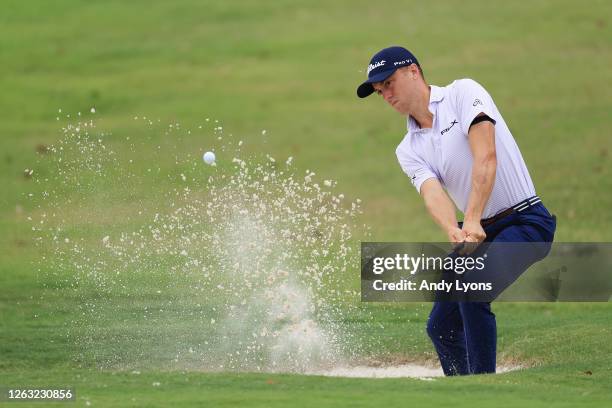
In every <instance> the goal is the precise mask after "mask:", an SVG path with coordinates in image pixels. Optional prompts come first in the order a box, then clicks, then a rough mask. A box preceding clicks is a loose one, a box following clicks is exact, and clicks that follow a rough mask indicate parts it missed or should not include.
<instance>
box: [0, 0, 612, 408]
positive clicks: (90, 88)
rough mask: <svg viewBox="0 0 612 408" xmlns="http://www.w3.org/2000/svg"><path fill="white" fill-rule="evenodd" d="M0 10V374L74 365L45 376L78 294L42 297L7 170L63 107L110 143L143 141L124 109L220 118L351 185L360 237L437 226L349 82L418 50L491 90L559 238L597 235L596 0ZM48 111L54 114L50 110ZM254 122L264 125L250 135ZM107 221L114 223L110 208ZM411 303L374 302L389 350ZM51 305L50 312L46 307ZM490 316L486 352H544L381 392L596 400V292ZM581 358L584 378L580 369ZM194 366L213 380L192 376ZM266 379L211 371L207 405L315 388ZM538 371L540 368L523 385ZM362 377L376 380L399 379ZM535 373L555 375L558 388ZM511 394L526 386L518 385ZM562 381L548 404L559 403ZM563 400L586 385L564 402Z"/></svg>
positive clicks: (602, 35)
mask: <svg viewBox="0 0 612 408" xmlns="http://www.w3.org/2000/svg"><path fill="white" fill-rule="evenodd" d="M2 9H3V11H2V13H1V14H0V27H2V36H0V89H2V97H0V119H1V120H0V152H1V153H0V154H1V157H0V180H1V182H2V186H3V188H4V191H3V194H2V196H1V197H0V245H1V246H2V248H3V251H1V252H0V287H1V288H2V289H1V292H0V311H1V313H0V327H1V330H0V339H1V342H0V347H1V348H0V370H1V371H0V379H2V382H3V383H6V384H9V383H11V384H19V382H17V383H15V381H21V383H23V381H26V382H27V381H35V380H36V379H37V378H38V379H40V378H41V377H40V370H44V371H45V372H47V373H53V372H55V373H57V375H58V376H59V377H58V378H71V379H72V380H74V378H75V377H74V375H75V374H74V372H72V371H68V373H69V374H65V373H64V372H63V371H61V370H64V369H67V370H70V369H74V366H73V363H72V362H71V360H70V356H71V354H72V353H71V350H70V347H71V345H70V344H69V342H68V341H67V340H66V338H65V337H63V336H62V333H61V330H60V329H59V327H61V325H62V324H64V323H65V322H66V321H68V320H69V319H70V316H71V315H72V314H74V313H75V310H74V306H75V302H76V301H77V300H75V299H71V298H69V296H68V295H67V294H66V293H64V292H62V291H58V292H56V293H55V294H54V295H51V296H49V295H47V297H45V298H44V300H41V299H42V298H41V294H42V293H43V287H44V285H46V284H47V283H48V282H41V281H40V280H39V279H38V277H37V276H36V273H35V269H34V267H33V266H32V264H31V262H32V261H33V260H35V259H36V258H37V256H38V253H37V251H36V249H35V247H34V245H33V244H32V242H31V240H30V238H31V236H30V233H29V228H30V225H29V224H28V223H27V222H26V217H27V215H28V213H29V211H30V210H32V209H31V208H29V206H28V205H29V204H28V201H27V198H26V195H27V193H29V192H31V191H32V190H33V189H35V187H34V186H33V184H32V180H31V179H29V178H26V177H24V175H23V172H24V169H26V168H33V167H34V170H35V172H48V171H51V169H49V168H44V167H43V168H36V167H35V166H36V161H37V158H38V156H39V155H38V154H37V149H38V150H41V146H44V145H50V144H53V143H54V142H56V141H57V140H58V139H59V138H60V136H61V132H60V128H61V126H62V124H63V123H64V121H65V115H66V114H70V115H71V116H72V118H74V117H75V115H76V113H77V112H82V113H83V114H84V115H86V114H87V112H88V111H89V109H90V108H91V107H95V109H96V110H97V113H96V115H95V117H96V120H97V121H98V128H99V129H101V130H104V131H107V132H109V133H111V136H110V140H111V143H112V145H113V148H114V149H116V150H118V151H121V149H122V148H124V147H123V140H124V138H125V136H127V135H129V136H130V137H132V138H136V139H138V138H142V137H144V136H151V134H147V133H146V129H144V128H143V127H142V126H139V125H137V124H135V122H134V120H133V117H134V116H143V115H144V116H147V117H150V118H159V119H160V120H161V123H170V122H173V121H178V122H180V123H181V124H182V125H183V127H184V128H194V127H196V126H197V125H198V124H202V123H203V122H204V120H205V118H211V119H217V120H219V121H220V124H221V125H222V126H223V127H224V132H226V133H232V134H234V135H236V137H238V138H240V139H243V140H244V141H245V148H246V149H247V150H248V151H251V152H265V153H270V154H272V155H273V156H275V157H277V158H280V159H283V158H286V157H287V156H294V158H295V159H294V163H295V165H296V166H297V168H298V169H300V170H302V171H303V170H305V169H311V170H314V171H315V172H316V173H317V177H319V178H320V179H327V178H331V179H335V180H337V181H338V185H339V190H342V191H343V192H344V193H345V194H346V195H347V196H348V197H350V198H355V197H359V198H361V199H362V200H363V210H364V214H363V217H362V219H363V222H364V223H366V224H368V225H369V226H370V227H371V228H372V239H374V240H378V241H393V240H398V241H421V240H431V241H434V240H443V239H444V236H443V235H442V234H441V233H440V232H439V231H438V230H437V229H436V227H435V226H434V225H433V223H432V222H431V221H430V220H429V218H428V217H427V215H426V212H425V210H424V208H423V205H422V203H421V200H420V198H419V196H418V194H417V193H416V192H415V191H414V189H413V188H412V186H411V185H410V183H409V181H408V179H407V178H406V176H405V175H404V174H403V173H402V171H401V170H400V168H399V165H398V164H397V163H396V159H395V155H394V150H395V147H396V145H397V144H398V143H399V141H400V140H401V139H402V137H403V135H404V132H405V121H404V120H403V119H402V118H401V117H399V116H397V114H395V113H394V112H393V111H392V110H391V109H390V108H389V107H387V106H385V104H383V103H382V101H380V100H377V98H376V97H375V96H373V97H371V98H368V99H367V100H359V99H358V98H356V96H355V88H356V86H357V85H358V84H359V83H360V82H361V81H362V80H363V78H364V77H365V72H364V71H365V66H366V65H367V62H368V60H369V58H370V56H371V55H372V54H373V53H374V52H376V51H377V50H379V49H380V48H382V47H385V46H388V45H403V46H405V47H407V48H409V49H410V50H412V51H413V52H414V53H415V55H416V56H417V57H418V58H419V60H420V62H421V64H422V66H423V69H424V72H425V76H426V79H427V80H428V81H429V82H430V83H432V84H436V85H446V84H448V83H450V82H451V81H453V80H454V79H457V78H463V77H469V78H473V79H475V80H477V81H478V82H480V83H481V84H483V85H484V86H485V87H486V88H487V90H488V91H489V92H490V93H491V95H492V96H493V98H494V99H495V101H496V103H497V106H498V107H499V109H500V111H501V112H502V114H503V115H504V118H505V120H506V122H507V123H508V125H509V126H510V128H511V130H512V131H513V133H514V136H515V138H516V140H517V142H518V144H519V147H520V148H521V151H522V153H523V156H524V158H525V160H526V162H527V165H528V167H529V170H530V172H531V175H532V178H533V180H534V182H535V185H536V189H537V192H538V194H539V195H540V196H541V197H542V198H543V201H544V203H545V204H546V205H547V207H548V208H549V209H550V210H551V212H553V213H555V214H556V215H557V217H558V229H557V236H556V240H557V241H568V242H569V241H610V240H611V238H612V232H611V231H610V226H611V225H612V222H611V221H612V212H610V210H609V209H610V208H611V207H612V193H611V191H612V181H611V174H610V171H611V166H610V164H611V158H610V154H611V147H612V142H610V140H611V138H610V136H611V134H610V130H609V123H610V122H609V115H610V111H611V108H612V91H611V90H610V87H609V86H608V84H610V82H611V80H612V72H611V70H610V66H611V63H612V54H611V53H610V48H611V47H610V38H612V33H611V28H610V21H609V18H610V15H612V13H611V12H612V5H611V3H610V2H608V1H603V0H601V1H597V0H593V1H587V2H582V3H576V2H573V1H563V0H560V1H545V0H534V1H530V2H528V3H526V2H522V1H515V2H503V1H491V2H481V1H473V0H472V1H463V2H454V1H450V0H447V1H437V2H431V3H427V4H424V3H420V2H405V1H404V2H400V1H389V2H385V3H384V4H380V3H373V2H366V1H334V2H329V1H274V2H272V1H250V0H241V1H231V2H221V1H177V2H160V1H153V2H151V1H146V2H145V1H130V2H120V1H105V2H86V1H74V0H73V1H65V0H64V1H54V2H44V1H31V2H23V1H14V0H5V1H4V2H3V5H2ZM58 109H61V110H62V113H61V114H59V113H58ZM58 116H60V117H61V118H62V120H60V121H57V120H56V117H58ZM262 129H266V130H267V132H266V135H265V137H263V136H262V135H261V130H262ZM206 140H207V139H206V138H204V137H202V136H201V135H200V136H196V135H194V138H193V140H192V141H191V143H187V144H185V145H184V146H182V149H184V152H185V153H192V154H194V155H195V156H197V154H198V153H200V152H201V151H202V149H205V148H206V146H205V143H207V142H206ZM173 163H174V158H173V157H168V160H167V162H162V163H158V164H159V165H160V166H163V167H165V168H171V167H172V166H173ZM142 187H143V190H144V191H142V192H140V193H141V194H142V196H143V197H155V193H156V191H159V190H160V189H161V187H160V186H158V185H155V184H152V185H150V186H142ZM110 188H111V187H109V189H110ZM136 193H138V192H136ZM65 210H66V211H67V212H70V211H75V210H76V208H69V206H67V207H66V208H65ZM120 211H121V208H118V212H119V213H120ZM109 221H110V222H115V223H117V225H119V224H121V222H123V221H122V220H121V218H120V217H118V218H117V220H109ZM86 233H87V231H85V230H83V234H86ZM47 302H50V303H52V305H51V304H50V303H49V304H48V303H47ZM419 307H420V306H414V305H397V306H393V312H392V313H390V312H389V311H388V309H387V307H382V306H381V307H378V308H377V307H373V312H374V313H376V314H377V316H378V319H379V320H380V321H381V322H382V323H384V324H385V325H386V327H387V330H386V331H385V335H386V336H388V343H387V348H388V350H390V351H394V352H397V353H398V354H401V355H407V356H412V357H414V358H417V359H419V358H431V349H430V346H429V343H428V340H427V339H426V337H425V333H424V330H423V326H424V321H425V318H426V311H423V309H422V308H421V309H419ZM50 309H53V310H54V313H47V312H45V310H50ZM57 310H64V313H63V314H62V313H58V312H57ZM415 310H416V312H415ZM496 313H497V315H498V316H499V327H500V344H499V349H500V355H501V356H502V357H503V358H505V359H507V360H508V361H510V360H513V359H516V360H519V361H531V360H535V361H538V362H539V363H541V364H544V366H543V367H541V368H538V369H537V371H534V372H531V373H529V372H527V373H522V372H517V373H512V374H509V375H508V376H495V377H492V378H490V379H489V378H487V377H485V378H484V379H482V378H478V379H471V380H470V379H461V380H460V381H461V385H459V386H457V385H456V384H458V383H451V382H449V381H447V380H442V381H438V382H436V383H428V384H425V383H419V385H418V386H417V385H415V384H416V382H414V381H412V380H402V381H404V382H400V384H406V383H407V384H410V387H408V388H410V390H406V392H405V393H397V394H393V393H392V394H390V395H391V397H389V398H390V401H400V400H406V399H410V398H413V399H414V400H415V401H416V400H418V399H419V398H422V397H423V395H427V396H428V397H429V398H430V401H438V402H447V401H451V400H452V401H455V402H456V401H457V398H460V397H461V398H463V399H461V402H460V403H458V405H457V406H462V404H465V405H466V406H467V405H470V404H471V403H472V402H473V400H472V399H470V398H466V395H465V393H464V392H463V391H460V390H458V388H461V390H465V392H468V391H469V390H471V391H475V393H476V395H480V394H479V393H480V392H482V393H483V395H484V396H485V397H483V398H485V400H486V397H488V398H492V399H495V401H496V403H498V402H499V399H497V396H505V397H506V399H505V401H507V402H508V403H511V402H516V403H519V402H520V403H521V405H525V406H527V405H530V406H531V405H533V406H538V405H547V406H550V405H551V404H552V403H553V402H555V403H557V405H559V406H562V405H563V404H567V406H575V405H576V404H584V405H593V406H601V405H602V404H604V403H606V402H607V403H609V399H608V400H606V401H605V402H602V400H600V399H598V398H605V396H606V395H607V396H608V397H609V395H610V393H609V391H610V389H609V384H610V382H611V381H612V372H611V370H610V367H611V366H612V360H611V358H612V357H610V356H611V355H612V354H611V353H610V351H612V350H611V349H610V345H609V342H608V341H609V339H610V327H611V325H610V323H611V322H610V307H609V306H608V305H607V304H599V305H585V304H576V305H570V304H559V305H548V304H547V305H543V304H539V305H529V304H500V305H497V308H496ZM54 370H55V371H54ZM587 370H589V371H593V372H594V373H595V374H594V375H592V376H585V375H584V372H585V371H587ZM62 373H64V374H62ZM78 375H80V374H78ZM83 375H85V374H83ZM87 375H89V376H90V381H88V382H87V381H83V384H82V385H81V387H83V388H84V389H86V390H87V392H89V393H90V394H91V395H93V396H96V395H97V396H99V397H100V401H105V402H103V404H104V405H112V404H117V405H120V404H121V402H122V401H123V400H122V399H121V397H122V396H123V397H125V396H126V395H136V394H138V395H139V397H144V396H145V395H146V393H145V391H142V389H144V387H145V383H144V382H143V383H138V382H137V383H134V384H133V385H132V386H131V387H132V388H128V389H127V390H123V391H121V392H119V391H118V394H117V396H113V395H110V396H108V391H104V390H103V389H98V388H96V387H98V386H97V385H95V384H96V381H97V380H96V379H100V380H99V381H108V383H110V384H113V380H112V379H110V380H109V379H108V378H110V377H108V378H107V377H105V375H106V374H104V373H97V374H96V373H94V374H87ZM101 378H104V380H101ZM199 378H201V379H203V381H204V382H205V383H206V381H210V383H211V384H216V382H215V381H216V380H215V379H209V380H207V378H209V377H206V376H205V375H202V377H199ZM282 378H287V379H286V380H285V379H282V380H278V379H276V380H274V381H280V382H283V381H287V383H288V384H290V385H287V386H286V387H284V388H283V387H280V389H272V388H271V389H270V390H268V391H267V392H268V393H267V394H266V393H265V392H263V394H260V391H261V390H259V389H258V388H257V387H255V388H256V389H252V390H251V388H249V387H250V385H249V384H252V381H251V380H244V379H243V378H242V377H240V376H237V377H232V376H231V375H230V376H228V377H223V385H222V386H221V385H220V386H219V388H218V390H222V391H218V392H217V391H215V388H214V387H215V386H214V385H211V387H212V389H210V390H209V392H210V393H209V395H210V396H211V398H212V399H211V401H216V402H219V403H228V404H229V403H231V402H232V401H233V402H236V401H235V400H233V399H232V397H231V395H230V394H231V393H232V392H234V391H236V390H241V391H242V392H244V393H245V395H252V396H259V397H261V398H263V399H262V400H259V399H257V398H254V399H253V400H251V401H250V402H251V403H252V405H257V404H259V403H261V404H264V402H262V401H265V396H267V398H268V399H270V400H272V401H275V403H276V404H278V405H281V404H284V403H286V401H287V399H283V398H282V397H279V398H277V397H278V396H283V395H284V396H285V397H286V398H290V397H291V396H297V395H300V396H301V398H302V399H301V400H300V401H301V402H302V403H304V404H309V403H314V402H317V403H321V400H320V395H319V396H317V395H318V394H313V393H311V394H310V395H311V398H312V399H310V400H309V399H308V398H307V397H308V392H306V394H305V395H304V392H303V389H304V388H303V387H306V389H309V388H308V387H316V384H317V382H316V381H315V380H313V381H314V383H310V382H309V381H310V380H303V381H302V380H299V379H295V378H294V377H282ZM289 378H290V379H289ZM297 378H299V377H297ZM542 378H546V379H547V381H539V380H538V379H542ZM74 381H76V380H74ZM142 381H148V379H147V380H142ZM173 381H179V377H175V379H174V380H173ZM181 381H182V380H181ZM334 381H336V382H334ZM351 381H352V380H324V382H325V384H331V385H329V386H330V387H331V389H332V390H334V391H330V393H331V395H332V397H330V399H329V404H330V406H333V404H334V403H335V402H334V401H336V402H338V403H341V401H345V402H346V401H347V400H346V397H347V395H351V393H353V392H355V391H356V390H359V389H360V387H363V386H364V383H365V382H359V381H353V382H351ZM492 383H494V386H491V384H492ZM304 384H310V385H304ZM318 384H321V383H318ZM347 384H348V385H347ZM375 384H376V385H374V386H373V387H374V389H375V390H378V391H382V390H389V389H393V388H394V387H395V388H397V385H398V383H397V382H387V383H385V382H376V383H375ZM528 384H532V385H530V386H529V385H528ZM551 384H557V385H558V386H561V385H565V386H567V388H566V389H565V391H560V388H556V387H554V386H553V387H551ZM606 384H608V385H607V386H606ZM149 385H150V384H149V383H148V382H147V383H146V386H147V387H149ZM326 386H327V385H326ZM115 387H118V384H115ZM226 387H227V388H226ZM457 387H458V388H457ZM115 389H118V388H115ZM525 389H529V390H530V393H531V394H530V396H529V397H526V396H525V395H522V394H521V393H522V392H523V391H524V390H525ZM300 390H302V391H300ZM250 391H252V394H248V392H250ZM492 392H495V393H496V395H493V394H491V393H492ZM122 393H123V394H122ZM139 393H140V394H139ZM374 394H376V392H374V391H372V395H374ZM197 395H199V394H198V392H197V389H192V388H190V389H189V391H188V392H187V393H186V397H185V400H181V401H180V402H179V401H175V402H177V404H178V405H180V404H181V403H183V404H185V405H189V404H190V401H191V402H193V401H196V400H197V398H198V397H196V396H197ZM262 395H263V396H264V397H262ZM368 395H369V394H368ZM372 395H370V396H369V397H368V396H367V395H366V396H362V397H363V398H364V400H363V401H364V404H367V403H368V401H370V403H375V402H376V400H374V399H368V398H374V397H373V396H372ZM561 395H562V396H563V398H564V400H565V402H563V401H561V398H557V397H559V396H561ZM580 395H584V396H585V398H578V397H576V396H580ZM189 396H191V397H192V399H189ZM109 398H110V399H109ZM146 398H147V397H145V399H146ZM394 398H395V399H394ZM576 398H577V399H576ZM523 399H525V400H523ZM149 403H150V404H151V406H153V405H154V404H156V403H160V402H159V401H155V400H152V401H149Z"/></svg>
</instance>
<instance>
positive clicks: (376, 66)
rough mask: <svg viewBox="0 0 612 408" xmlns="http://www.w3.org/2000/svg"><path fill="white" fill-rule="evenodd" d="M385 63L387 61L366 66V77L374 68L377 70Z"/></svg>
mask: <svg viewBox="0 0 612 408" xmlns="http://www.w3.org/2000/svg"><path fill="white" fill-rule="evenodd" d="M385 62H387V61H385V60H382V61H378V62H375V63H373V64H370V65H368V75H370V71H372V70H373V69H374V68H378V67H381V66H383V65H385Z"/></svg>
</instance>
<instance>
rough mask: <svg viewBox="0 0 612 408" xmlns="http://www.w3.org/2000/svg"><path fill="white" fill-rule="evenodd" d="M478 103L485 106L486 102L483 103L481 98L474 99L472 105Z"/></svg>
mask: <svg viewBox="0 0 612 408" xmlns="http://www.w3.org/2000/svg"><path fill="white" fill-rule="evenodd" d="M476 105H480V106H484V104H483V103H482V101H481V100H480V99H475V100H474V103H473V104H472V106H476Z"/></svg>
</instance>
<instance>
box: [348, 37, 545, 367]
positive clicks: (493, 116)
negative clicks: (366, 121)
mask: <svg viewBox="0 0 612 408" xmlns="http://www.w3.org/2000/svg"><path fill="white" fill-rule="evenodd" d="M367 75H368V78H367V80H366V81H365V82H364V83H362V84H361V85H360V86H359V87H358V88H357V95H358V96H359V97H360V98H365V97H366V96H368V95H370V94H372V93H377V94H378V95H380V96H381V97H382V98H383V99H384V100H385V101H386V102H387V103H388V104H389V105H391V106H392V107H393V109H395V110H396V111H397V112H399V113H400V114H401V115H402V116H405V117H406V119H407V129H408V132H407V133H406V136H405V137H404V139H403V140H402V141H401V143H400V144H399V146H398V147H397V150H396V155H397V159H398V161H399V164H400V166H401V168H402V170H403V171H404V172H405V173H406V174H407V175H408V177H409V178H410V181H411V182H412V185H413V186H414V187H415V188H416V189H417V191H418V192H419V193H420V195H421V197H422V198H423V200H424V202H425V206H426V208H427V210H428V212H429V213H430V214H431V217H432V218H433V220H434V221H435V222H436V223H437V224H438V225H439V226H440V227H441V228H442V229H443V230H444V232H445V233H446V235H447V237H448V240H449V241H450V242H451V243H453V245H454V247H455V248H456V250H457V251H458V253H459V254H460V255H461V256H465V255H467V254H470V253H472V252H474V251H477V250H478V248H479V246H481V247H482V246H485V245H491V244H493V243H496V244H497V243H507V242H511V243H515V242H520V243H532V242H533V243H548V244H546V245H544V246H543V247H542V246H540V247H538V248H543V249H541V250H540V249H538V250H534V251H527V253H517V252H516V250H514V249H513V248H514V247H515V246H512V245H506V246H504V245H501V246H497V247H495V248H496V249H495V250H491V251H487V255H488V258H487V268H485V273H487V274H490V276H491V277H495V279H497V280H498V281H504V282H505V283H504V285H505V287H507V285H509V284H510V283H512V282H513V281H514V280H515V279H516V278H517V277H518V276H519V275H520V274H521V273H522V272H524V271H525V270H526V269H527V268H528V267H529V266H530V265H531V264H533V263H534V262H536V261H538V260H540V259H542V258H543V257H545V256H546V255H547V253H548V251H549V250H550V243H551V242H552V240H553V237H554V232H555V228H556V219H555V217H554V216H552V215H551V214H550V213H549V212H548V210H547V209H546V207H544V205H543V203H542V202H541V200H540V198H539V197H538V196H537V195H536V191H535V188H534V185H533V182H532V180H531V177H530V175H529V171H528V170H527V166H526V165H525V161H524V160H523V157H522V155H521V152H520V150H519V148H518V146H517V144H516V142H515V140H514V137H513V136H512V133H511V132H510V129H509V128H508V126H507V125H506V122H505V121H504V118H503V117H502V116H501V114H500V112H499V110H498V109H497V106H496V105H495V103H494V102H493V99H492V98H491V96H490V95H489V93H488V92H487V91H486V90H485V89H484V88H483V87H482V86H481V85H480V84H478V83H477V82H475V81H473V80H471V79H458V80H456V81H454V82H452V83H451V84H449V85H447V86H445V87H438V86H435V85H428V84H427V82H426V80H425V77H424V75H423V70H422V69H421V66H420V64H419V62H418V61H417V59H416V58H415V56H414V55H413V54H412V53H411V52H410V51H408V50H406V49H405V48H402V47H390V48H385V49H383V50H382V51H380V52H378V53H377V54H375V55H374V56H373V57H372V59H371V61H370V64H369V65H368V69H367ZM455 208H458V209H459V210H460V211H461V212H462V213H463V217H464V219H463V222H462V223H458V222H457V219H456V216H455V214H456V212H455ZM483 242H484V243H488V244H483ZM528 246H531V244H530V245H528ZM533 247H534V248H536V247H537V245H536V244H533ZM427 333H428V334H429V336H430V338H431V341H432V342H433V345H434V347H435V349H436V352H437V354H438V357H439V359H440V364H441V365H442V369H443V370H444V374H445V375H465V374H481V373H494V372H495V365H496V343H497V328H496V322H495V315H494V314H493V312H492V311H491V304H490V301H489V302H487V301H484V302H471V301H470V302H466V301H438V302H435V303H434V306H433V309H432V311H431V314H430V316H429V319H428V322H427Z"/></svg>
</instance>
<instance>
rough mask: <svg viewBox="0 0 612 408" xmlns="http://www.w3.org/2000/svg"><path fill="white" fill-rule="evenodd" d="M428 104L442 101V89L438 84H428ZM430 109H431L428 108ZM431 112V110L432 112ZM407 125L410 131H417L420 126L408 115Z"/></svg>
mask: <svg viewBox="0 0 612 408" xmlns="http://www.w3.org/2000/svg"><path fill="white" fill-rule="evenodd" d="M429 90H430V92H429V106H431V104H432V103H434V102H436V103H437V102H440V101H442V99H444V89H443V88H441V87H439V86H435V85H429ZM430 111H431V109H430ZM432 113H433V112H432ZM407 125H408V126H407V127H408V130H409V131H410V132H418V131H420V130H421V128H420V127H418V126H417V124H416V121H415V120H414V119H412V116H408V123H407Z"/></svg>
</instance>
